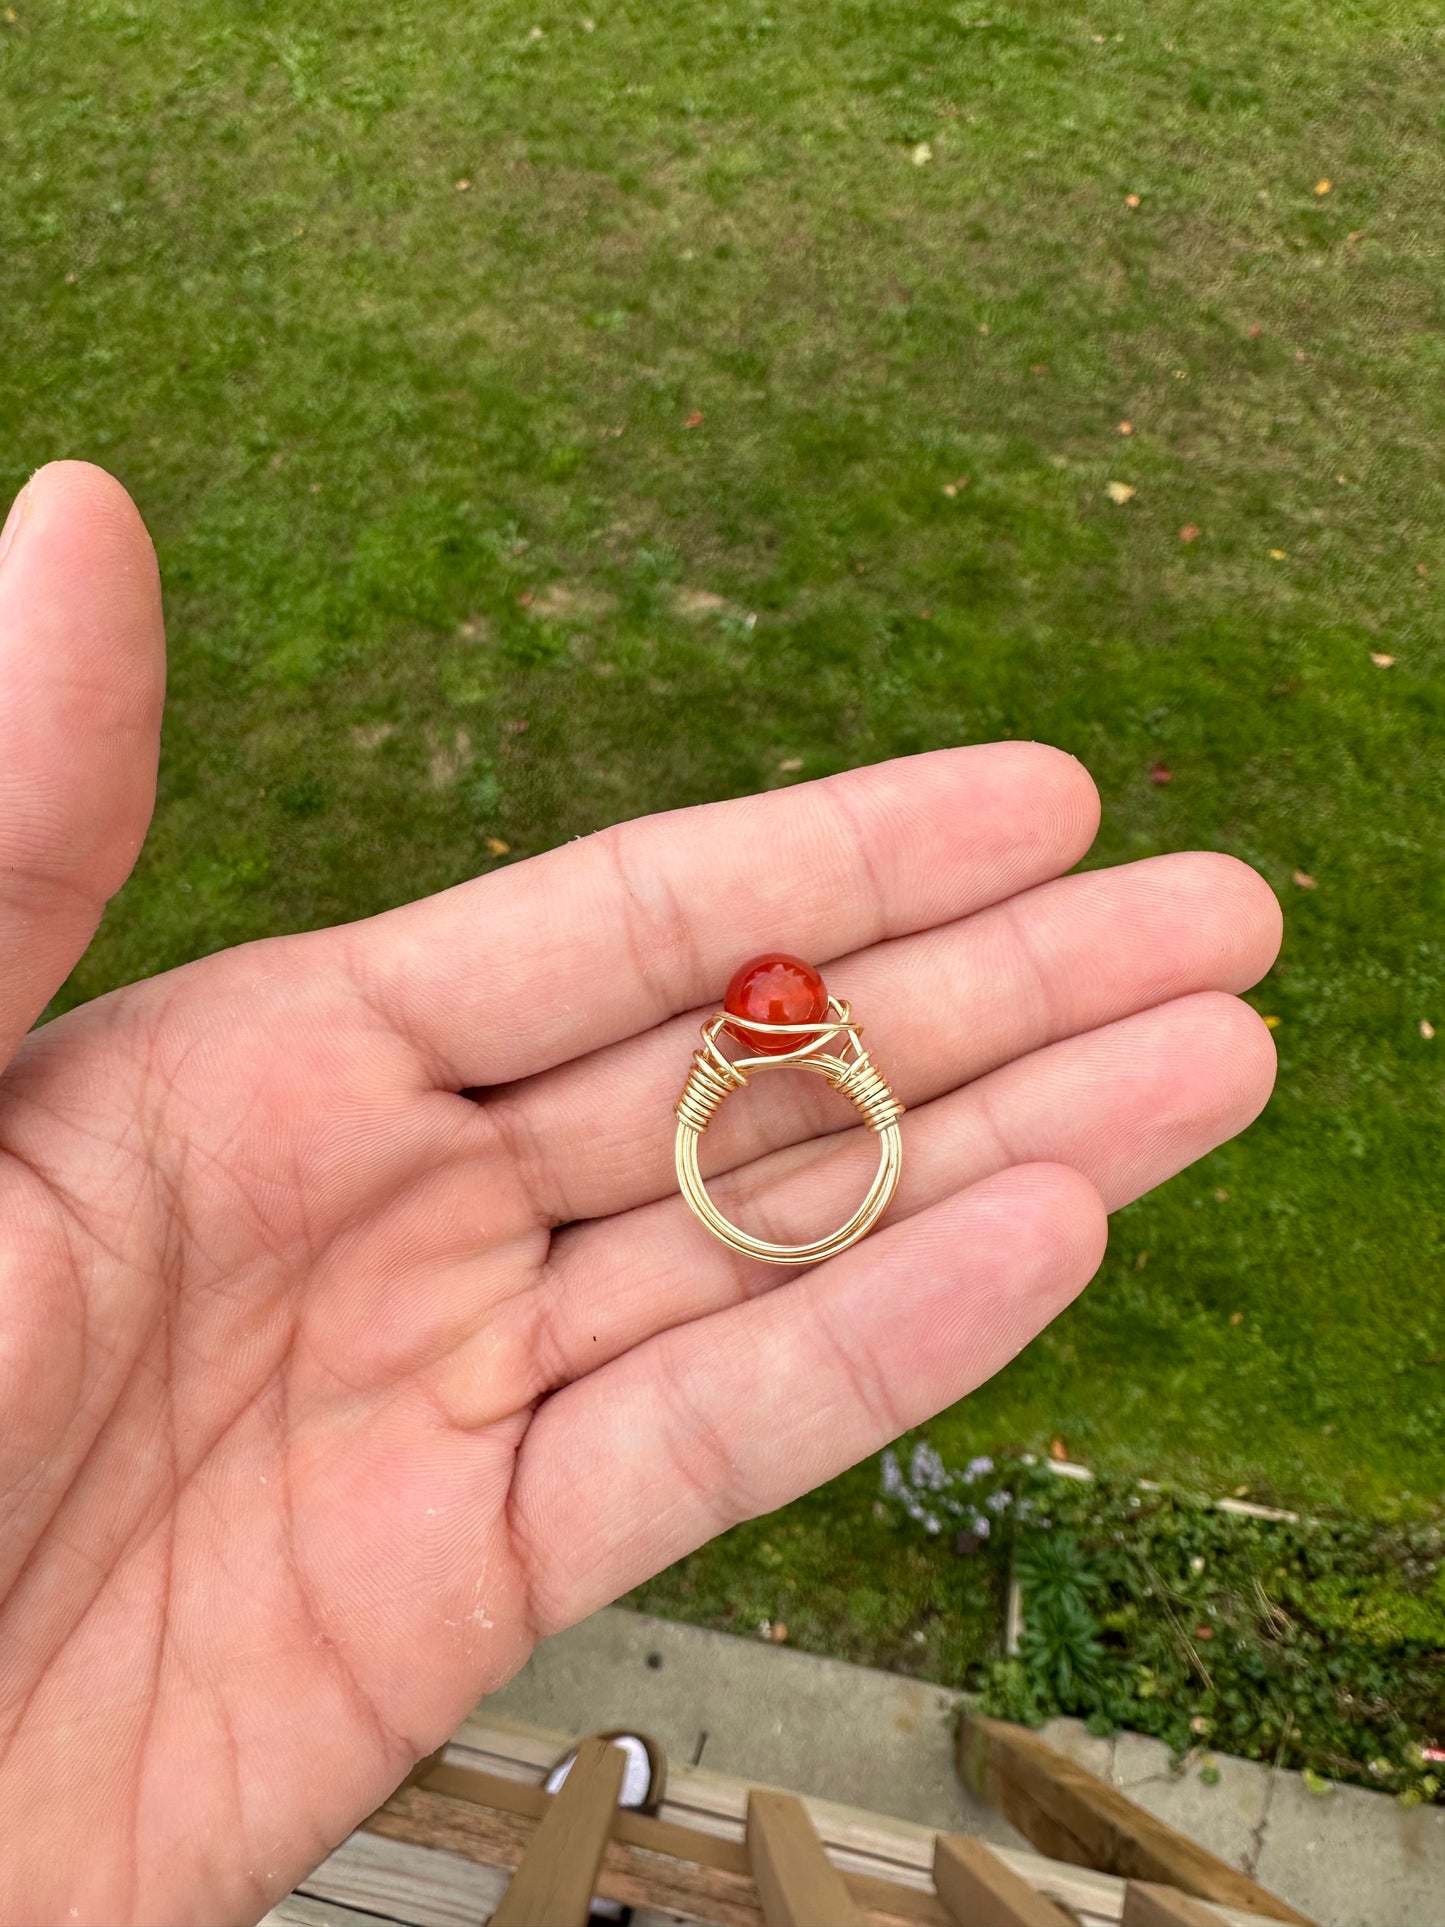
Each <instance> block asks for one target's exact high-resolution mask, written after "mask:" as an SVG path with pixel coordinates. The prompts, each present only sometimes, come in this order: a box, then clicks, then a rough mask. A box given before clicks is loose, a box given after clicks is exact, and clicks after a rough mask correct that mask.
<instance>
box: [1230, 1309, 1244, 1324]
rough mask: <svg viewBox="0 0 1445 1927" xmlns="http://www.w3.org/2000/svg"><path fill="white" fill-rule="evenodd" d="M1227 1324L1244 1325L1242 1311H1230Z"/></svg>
mask: <svg viewBox="0 0 1445 1927" xmlns="http://www.w3.org/2000/svg"><path fill="white" fill-rule="evenodd" d="M1229 1322H1230V1324H1231V1325H1242V1324H1243V1323H1244V1313H1243V1312H1242V1311H1232V1312H1231V1313H1230V1314H1229Z"/></svg>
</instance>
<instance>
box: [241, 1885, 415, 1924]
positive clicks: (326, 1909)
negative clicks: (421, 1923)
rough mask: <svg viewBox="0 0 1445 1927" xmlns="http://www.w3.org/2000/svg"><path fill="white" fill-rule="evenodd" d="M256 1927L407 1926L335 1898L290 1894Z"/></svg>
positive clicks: (402, 1922)
mask: <svg viewBox="0 0 1445 1927" xmlns="http://www.w3.org/2000/svg"><path fill="white" fill-rule="evenodd" d="M257 1927H407V1924H406V1923H405V1922H404V1921H398V1920H388V1919H387V1918H386V1917H385V1916H384V1915H382V1914H371V1913H366V1914H362V1913H358V1912H357V1911H356V1909H355V1908H354V1907H342V1906H340V1905H339V1904H338V1903H337V1902H336V1901H334V1900H317V1899H315V1898H314V1896H313V1895H311V1894H299V1893H292V1894H287V1896H286V1898H285V1899H284V1900H278V1901H277V1902H276V1905H275V1906H274V1907H273V1908H272V1909H271V1911H270V1913H269V1914H265V1915H263V1916H262V1918H261V1919H260V1920H259V1921H258V1922H257Z"/></svg>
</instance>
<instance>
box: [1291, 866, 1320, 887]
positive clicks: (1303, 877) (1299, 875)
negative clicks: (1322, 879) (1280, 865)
mask: <svg viewBox="0 0 1445 1927" xmlns="http://www.w3.org/2000/svg"><path fill="white" fill-rule="evenodd" d="M1294 887H1295V888H1296V890H1317V889H1318V888H1319V885H1318V884H1317V883H1316V882H1315V880H1314V878H1313V877H1312V876H1311V875H1310V873H1309V871H1308V870H1296V871H1295V873H1294Z"/></svg>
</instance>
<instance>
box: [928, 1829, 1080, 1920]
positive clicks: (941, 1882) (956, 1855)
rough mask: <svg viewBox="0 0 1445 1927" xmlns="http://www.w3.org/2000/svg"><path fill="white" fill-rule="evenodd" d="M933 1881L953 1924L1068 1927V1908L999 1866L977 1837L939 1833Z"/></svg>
mask: <svg viewBox="0 0 1445 1927" xmlns="http://www.w3.org/2000/svg"><path fill="white" fill-rule="evenodd" d="M933 1881H934V1885H935V1886H936V1887H937V1889H938V1897H939V1899H940V1900H941V1901H942V1902H943V1904H944V1906H945V1907H946V1908H947V1909H948V1912H949V1915H950V1917H951V1919H952V1920H953V1921H954V1922H956V1924H957V1927H1072V1922H1071V1920H1070V1917H1069V1915H1068V1914H1066V1913H1065V1912H1064V1910H1063V1908H1062V1907H1056V1906H1055V1905H1054V1903H1053V1901H1052V1900H1049V1899H1047V1898H1046V1897H1045V1896H1044V1895H1043V1894H1041V1893H1040V1892H1039V1890H1038V1889H1037V1887H1031V1886H1030V1885H1029V1883H1028V1881H1027V1880H1024V1879H1023V1878H1022V1877H1021V1876H1020V1875H1018V1874H1016V1873H1015V1872H1014V1870H1013V1868H1012V1867H1009V1866H1005V1864H1004V1862H1003V1861H1002V1860H1000V1859H999V1857H998V1855H997V1854H996V1853H994V1852H993V1851H992V1849H991V1848H989V1847H986V1846H985V1845H984V1843H983V1841H982V1840H973V1839H970V1838H968V1837H967V1836H966V1835H964V1834H961V1833H941V1834H939V1836H938V1838H937V1840H936V1841H935V1842H934V1845H933Z"/></svg>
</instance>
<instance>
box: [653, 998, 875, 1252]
mask: <svg viewBox="0 0 1445 1927" xmlns="http://www.w3.org/2000/svg"><path fill="white" fill-rule="evenodd" d="M861 1029H862V1027H861V1025H858V1024H855V1023H854V1022H853V1018H852V1014H851V1012H850V1011H849V1009H848V1006H847V1004H845V1003H843V1002H842V1000H841V999H839V998H837V997H830V998H829V999H828V1016H827V1017H826V1018H825V1019H824V1020H823V1021H821V1022H819V1023H816V1024H763V1023H754V1022H752V1021H751V1020H749V1021H748V1022H747V1023H746V1024H742V1023H741V1022H740V1021H739V1020H738V1019H737V1018H734V1017H731V1016H729V1014H728V1013H727V1012H726V1011H721V1010H720V1011H719V1012H718V1013H717V1015H716V1016H715V1017H710V1018H709V1019H708V1021H707V1022H706V1023H705V1024H704V1025H703V1027H702V1044H701V1046H700V1048H699V1049H698V1050H696V1051H694V1053H693V1059H692V1066H691V1068H690V1070H689V1071H688V1074H687V1081H686V1082H685V1083H684V1085H683V1087H682V1095H681V1096H680V1097H679V1098H678V1100H677V1104H676V1106H675V1109H676V1114H677V1143H676V1156H677V1181H678V1185H679V1187H680V1188H681V1191H682V1195H683V1196H684V1198H686V1199H687V1202H688V1205H689V1206H690V1208H691V1209H692V1211H693V1212H694V1213H695V1215H696V1216H697V1217H698V1218H700V1219H701V1221H702V1222H703V1223H704V1224H705V1225H706V1226H707V1228H708V1230H709V1231H711V1232H712V1234H713V1236H714V1237H715V1238H720V1239H721V1240H722V1242H723V1243H724V1244H725V1245H728V1246H730V1247H731V1249H732V1250H734V1251H737V1252H741V1253H742V1255H743V1256H744V1257H747V1258H758V1259H761V1260H762V1262H763V1263H764V1264H769V1265H812V1264H818V1263H820V1262H821V1261H822V1260H823V1259H824V1258H832V1257H836V1255H837V1254H838V1253H839V1252H840V1251H846V1250H847V1249H848V1246H849V1245H851V1244H856V1243H857V1241H858V1239H859V1238H861V1237H863V1236H864V1235H865V1234H866V1233H867V1232H869V1231H871V1230H872V1229H873V1227H874V1225H875V1224H877V1222H878V1220H879V1219H880V1218H881V1217H882V1216H883V1213H884V1212H885V1211H886V1210H887V1209H888V1207H889V1205H890V1204H891V1203H892V1201H893V1194H894V1192H895V1191H896V1190H897V1189H898V1179H899V1175H900V1173H901V1171H902V1169H903V1139H902V1137H901V1136H900V1135H899V1131H898V1120H899V1118H900V1117H901V1116H902V1115H903V1106H902V1105H901V1104H900V1103H899V1102H898V1100H897V1098H896V1097H895V1096H894V1095H893V1093H892V1091H891V1090H890V1089H889V1087H888V1080H887V1078H886V1077H884V1075H883V1073H882V1072H881V1071H880V1070H879V1069H878V1066H877V1065H876V1064H875V1063H874V1062H873V1061H872V1059H871V1058H870V1057H869V1055H868V1053H867V1051H866V1050H865V1049H864V1047H863V1040H862V1036H861ZM744 1030H746V1031H747V1032H748V1033H750V1034H751V1033H757V1032H766V1033H767V1034H768V1035H769V1036H775V1037H796V1038H797V1039H798V1043H797V1046H796V1048H794V1049H793V1050H790V1051H788V1052H786V1053H785V1054H784V1053H779V1054H778V1055H776V1056H760V1057H736V1058H732V1057H727V1056H725V1055H724V1054H723V1050H722V1046H721V1045H720V1043H719V1042H718V1038H719V1036H720V1035H721V1033H722V1032H724V1031H726V1032H727V1034H728V1035H729V1036H730V1037H734V1038H738V1037H739V1033H740V1032H741V1031H744ZM840 1032H841V1033H842V1034H843V1036H844V1038H845V1044H844V1046H843V1048H845V1049H848V1048H851V1050H852V1055H851V1056H850V1057H847V1058H844V1057H841V1056H836V1055H832V1054H830V1053H827V1052H825V1051H824V1049H823V1046H824V1045H825V1044H826V1043H828V1042H830V1041H831V1040H832V1039H833V1038H834V1037H836V1036H838V1034H839V1033H840ZM739 1041H741V1039H740V1038H739ZM777 1070H802V1071H817V1072H818V1073H819V1075H820V1076H822V1077H825V1078H826V1079H827V1081H828V1082H829V1084H831V1085H832V1087H833V1089H834V1090H835V1091H838V1092H840V1093H841V1095H842V1096H844V1097H846V1098H849V1099H850V1100H851V1101H852V1103H853V1104H854V1105H855V1106H856V1107H857V1110H858V1113H859V1115H860V1116H861V1117H862V1119H863V1122H864V1123H865V1124H866V1125H867V1126H868V1129H869V1130H870V1131H872V1132H874V1133H875V1134H876V1136H877V1138H878V1169H877V1172H876V1173H875V1174H874V1178H873V1182H872V1184H871V1185H870V1187H869V1189H868V1195H867V1196H866V1197H865V1198H864V1200H863V1202H862V1203H861V1204H860V1205H859V1207H858V1209H857V1210H856V1211H855V1212H854V1213H853V1215H852V1217H851V1218H849V1220H848V1222H847V1223H846V1224H844V1225H840V1226H839V1227H838V1229H837V1230H836V1231H833V1232H830V1233H829V1234H828V1235H827V1236H826V1237H823V1238H814V1239H813V1240H812V1241H811V1242H810V1243H807V1244H799V1245H780V1244H772V1243H770V1242H769V1241H768V1240H767V1239H765V1238H754V1237H752V1236H751V1235H750V1234H749V1233H748V1232H746V1231H740V1230H739V1229H738V1227H737V1226H736V1225H735V1224H733V1223H732V1222H731V1220H730V1219H728V1218H725V1217H724V1216H723V1214H722V1212H721V1211H719V1210H718V1208H717V1206H716V1205H715V1204H714V1203H713V1201H712V1199H711V1198H710V1197H709V1196H708V1191H707V1186H706V1185H705V1184H704V1183H703V1181H702V1172H701V1170H700V1169H699V1166H698V1143H699V1140H700V1139H701V1137H702V1134H703V1132H704V1131H705V1130H706V1129H707V1127H708V1125H709V1124H711V1123H712V1121H713V1118H714V1117H715V1116H716V1115H717V1112H718V1108H719V1106H720V1105H721V1104H722V1102H723V1099H724V1098H726V1097H728V1096H729V1095H730V1094H731V1093H732V1092H733V1091H736V1090H741V1089H742V1087H743V1085H745V1084H746V1083H747V1082H748V1079H749V1078H750V1077H751V1076H752V1074H753V1072H754V1071H777Z"/></svg>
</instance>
